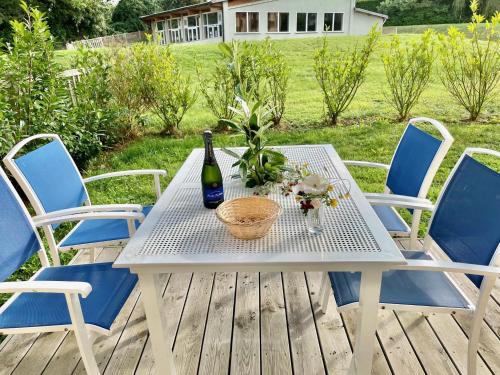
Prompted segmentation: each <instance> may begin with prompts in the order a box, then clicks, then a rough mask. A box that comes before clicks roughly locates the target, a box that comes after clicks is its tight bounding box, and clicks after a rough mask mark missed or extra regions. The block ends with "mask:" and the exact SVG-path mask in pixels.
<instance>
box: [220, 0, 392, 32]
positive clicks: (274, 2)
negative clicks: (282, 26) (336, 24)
mask: <svg viewBox="0 0 500 375" xmlns="http://www.w3.org/2000/svg"><path fill="white" fill-rule="evenodd" d="M223 5H224V37H225V40H232V39H245V40H259V39H264V38H266V37H271V38H273V39H288V38H304V37H308V36H313V37H318V36H320V35H323V22H324V14H325V13H344V21H343V30H342V31H341V32H330V33H329V34H331V35H338V36H340V35H350V33H352V34H363V33H364V34H366V33H367V32H368V30H369V29H370V27H371V26H372V25H373V23H374V22H379V21H380V23H382V19H381V18H379V17H375V16H370V15H365V14H360V13H358V12H356V13H354V0H263V1H259V2H255V3H252V4H248V5H238V6H231V5H230V4H229V5H228V2H224V4H223ZM236 12H259V13H260V15H259V32H258V33H236ZM268 12H287V13H289V32H287V33H269V32H267V13H268ZM297 13H317V24H316V31H315V32H297V31H296V30H297ZM352 19H354V20H355V24H356V25H354V24H353V25H350V23H351V20H352Z"/></svg>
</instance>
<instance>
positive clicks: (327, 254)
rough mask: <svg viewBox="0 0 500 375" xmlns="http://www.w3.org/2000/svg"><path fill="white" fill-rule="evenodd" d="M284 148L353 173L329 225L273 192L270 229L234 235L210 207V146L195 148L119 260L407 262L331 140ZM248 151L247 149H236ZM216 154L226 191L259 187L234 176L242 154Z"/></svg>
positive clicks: (213, 266)
mask: <svg viewBox="0 0 500 375" xmlns="http://www.w3.org/2000/svg"><path fill="white" fill-rule="evenodd" d="M276 148H277V149H280V150H281V151H282V152H283V153H284V154H285V156H286V157H287V158H288V160H289V161H290V162H296V163H303V162H307V163H309V168H310V169H311V170H312V171H315V172H318V173H321V174H322V175H324V176H325V177H329V178H342V179H348V180H349V181H350V183H351V198H350V199H346V200H341V201H340V204H339V206H338V207H337V208H335V209H331V208H326V209H325V210H324V213H325V215H324V232H323V233H322V234H320V235H318V236H312V235H310V234H309V233H308V232H307V228H306V225H305V218H304V215H303V214H302V213H301V211H300V210H299V208H298V205H297V203H296V202H295V200H294V199H293V197H291V196H290V197H284V196H282V195H280V194H271V196H270V198H271V199H274V200H276V201H277V202H279V203H280V205H281V207H282V208H283V213H282V215H281V216H280V217H279V218H278V219H277V221H276V223H275V224H274V225H273V227H272V229H271V231H270V233H269V234H268V235H267V236H266V237H264V238H262V239H258V240H252V241H245V240H239V239H237V238H235V237H233V236H232V235H231V234H229V232H228V231H227V229H226V228H225V227H224V225H223V224H222V223H221V222H219V220H218V219H217V217H216V215H215V211H214V210H208V209H205V208H204V207H203V201H202V195H201V182H200V178H201V168H202V164H203V157H204V151H203V150H202V149H195V150H193V152H192V153H191V155H190V156H189V158H188V159H187V160H186V162H185V163H184V165H183V166H182V168H181V169H180V170H179V172H178V173H177V175H176V176H175V178H174V180H173V181H172V182H171V184H170V185H169V187H168V188H167V190H166V191H165V192H164V193H163V195H162V197H161V198H160V200H159V201H158V203H157V204H156V205H155V207H154V208H153V210H152V211H151V213H150V214H149V216H148V217H147V218H146V220H145V222H144V223H143V224H142V225H141V227H140V228H139V230H138V231H137V233H136V234H135V235H134V236H133V238H132V239H131V240H130V242H129V243H128V245H127V246H126V247H125V249H124V250H123V251H122V253H121V255H120V256H119V257H118V259H117V261H116V262H115V266H117V267H130V268H132V269H134V268H136V269H138V268H142V267H153V268H157V270H161V271H164V272H176V271H177V272H183V271H195V270H210V271H218V270H233V271H238V270H249V271H250V270H256V271H264V270H275V271H286V270H323V269H324V270H332V271H333V270H335V269H337V268H338V269H351V270H361V269H363V268H365V267H369V266H373V265H375V264H376V265H379V266H384V265H386V266H389V265H391V264H403V263H404V258H403V256H402V255H401V252H400V251H399V250H398V248H397V247H396V245H395V244H394V241H393V240H392V239H391V238H390V236H389V234H388V233H387V231H386V230H385V228H384V227H383V225H382V223H380V221H379V219H378V217H377V216H376V214H375V213H374V211H373V209H372V208H371V207H370V205H369V203H368V202H367V200H366V198H365V197H364V196H363V194H362V193H361V191H360V190H359V188H358V186H357V185H356V183H355V181H354V180H353V179H352V177H351V175H350V174H349V172H348V171H347V169H346V168H345V166H344V164H343V163H342V161H341V160H340V158H339V156H338V155H337V153H336V152H335V150H334V149H333V147H332V146H330V145H313V146H288V147H276ZM234 151H236V152H239V153H241V152H242V149H234ZM216 158H217V161H218V163H219V166H220V168H221V171H222V174H223V176H224V192H225V199H226V200H228V199H232V198H236V197H242V196H248V195H251V194H252V190H250V189H246V188H244V187H243V184H242V183H241V182H240V181H238V180H234V179H232V178H231V176H232V175H233V174H235V173H236V172H237V170H236V169H232V168H231V165H232V164H233V163H234V159H233V158H232V157H230V156H228V155H226V154H225V153H223V152H222V151H220V150H216Z"/></svg>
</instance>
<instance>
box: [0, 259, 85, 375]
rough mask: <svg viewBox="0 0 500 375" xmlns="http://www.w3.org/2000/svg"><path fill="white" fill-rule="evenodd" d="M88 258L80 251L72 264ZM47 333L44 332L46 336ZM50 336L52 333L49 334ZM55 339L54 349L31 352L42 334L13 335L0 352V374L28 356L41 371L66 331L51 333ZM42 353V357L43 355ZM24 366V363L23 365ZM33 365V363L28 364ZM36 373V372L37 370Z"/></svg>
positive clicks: (9, 371) (83, 261) (11, 370)
mask: <svg viewBox="0 0 500 375" xmlns="http://www.w3.org/2000/svg"><path fill="white" fill-rule="evenodd" d="M86 261H87V258H86V256H85V254H84V251H79V252H78V253H77V254H76V255H75V256H74V257H73V259H72V260H71V262H70V264H81V263H85V262H86ZM45 335H46V334H44V336H45ZM48 335H49V337H50V334H48ZM51 335H52V337H53V339H54V341H53V342H54V344H55V346H52V347H53V349H52V351H51V350H50V348H51V346H50V345H49V347H48V349H47V348H44V350H43V351H42V353H40V352H39V350H37V352H36V353H33V354H30V349H31V348H32V347H33V346H34V344H35V343H36V340H37V339H38V338H39V337H40V336H41V335H40V334H38V333H33V334H31V333H26V334H22V335H21V334H20V335H12V336H11V337H10V339H9V340H8V341H7V343H6V344H5V345H4V346H3V348H2V351H1V352H0V363H1V364H2V366H1V368H0V374H1V375H3V374H11V373H12V372H13V371H14V370H15V369H16V367H18V365H20V364H21V363H22V362H23V359H24V358H25V357H26V356H28V359H29V357H32V358H33V359H34V360H38V361H41V362H38V365H39V367H38V368H36V371H37V372H38V373H40V372H41V371H42V370H43V369H44V368H45V366H46V364H47V362H48V361H49V360H50V358H51V357H52V356H53V355H54V352H55V350H56V349H57V347H58V346H59V344H60V340H61V335H67V333H66V332H57V333H53V334H51ZM35 349H36V347H35ZM41 355H42V357H41ZM23 366H24V365H23ZM28 367H31V364H30V365H28ZM35 373H36V372H35Z"/></svg>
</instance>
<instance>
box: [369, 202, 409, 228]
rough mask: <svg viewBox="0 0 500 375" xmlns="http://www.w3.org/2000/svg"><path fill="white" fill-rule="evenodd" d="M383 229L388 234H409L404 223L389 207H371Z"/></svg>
mask: <svg viewBox="0 0 500 375" xmlns="http://www.w3.org/2000/svg"><path fill="white" fill-rule="evenodd" d="M372 207H373V209H374V210H375V213H376V214H377V216H378V217H379V219H380V221H382V224H384V227H385V229H387V230H388V231H389V232H402V233H409V232H410V230H409V229H408V226H407V225H406V223H405V221H404V220H403V218H402V217H401V216H399V214H398V213H397V212H394V210H393V209H392V207H389V206H372Z"/></svg>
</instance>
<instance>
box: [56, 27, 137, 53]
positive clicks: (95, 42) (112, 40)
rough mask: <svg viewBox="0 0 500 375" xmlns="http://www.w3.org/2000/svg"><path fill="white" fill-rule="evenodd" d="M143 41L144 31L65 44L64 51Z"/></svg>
mask: <svg viewBox="0 0 500 375" xmlns="http://www.w3.org/2000/svg"><path fill="white" fill-rule="evenodd" d="M144 40H146V34H145V33H144V31H135V32H133V33H123V34H115V35H108V36H102V37H99V38H93V39H83V40H78V41H75V42H71V43H67V44H66V49H76V48H78V47H79V46H83V47H87V48H103V47H113V46H120V45H127V44H132V43H137V42H142V41H144Z"/></svg>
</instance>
